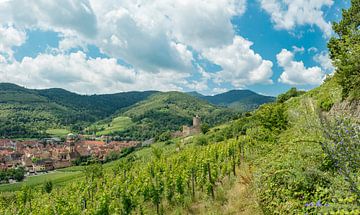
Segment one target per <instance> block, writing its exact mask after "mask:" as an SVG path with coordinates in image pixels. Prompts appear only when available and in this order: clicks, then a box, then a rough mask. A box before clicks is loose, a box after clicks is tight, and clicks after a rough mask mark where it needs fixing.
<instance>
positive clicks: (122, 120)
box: [96, 117, 133, 135]
mask: <svg viewBox="0 0 360 215" xmlns="http://www.w3.org/2000/svg"><path fill="white" fill-rule="evenodd" d="M132 124H133V122H132V121H131V118H129V117H116V118H114V119H113V120H112V121H111V123H109V124H105V123H104V124H99V125H96V127H97V128H98V129H101V128H104V130H103V131H99V132H97V133H96V135H108V134H110V133H112V132H114V131H122V130H124V129H125V128H127V127H130V126H131V125H132ZM109 125H110V126H109Z"/></svg>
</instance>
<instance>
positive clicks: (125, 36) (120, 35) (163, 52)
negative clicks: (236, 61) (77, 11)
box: [91, 0, 246, 72]
mask: <svg viewBox="0 0 360 215" xmlns="http://www.w3.org/2000/svg"><path fill="white" fill-rule="evenodd" d="M91 5H92V8H93V9H94V11H95V14H96V15H97V18H98V23H99V26H98V27H99V29H100V30H99V32H100V35H99V37H98V40H97V41H96V44H97V45H98V46H99V47H100V49H101V50H102V51H104V52H105V53H107V54H108V55H110V56H114V57H117V58H122V59H124V60H125V61H126V62H128V63H130V64H132V65H134V66H135V67H137V68H140V69H144V70H149V71H150V70H151V71H153V72H158V70H159V69H172V70H177V71H179V72H183V71H190V70H191V69H192V66H191V61H192V58H189V54H186V53H188V52H189V47H192V48H195V49H196V50H198V51H201V50H202V49H204V48H207V47H218V46H222V45H224V44H230V43H231V42H232V39H233V37H234V34H235V32H234V30H233V26H232V24H231V17H232V16H234V15H241V14H242V13H244V11H245V5H246V4H245V0H219V1H210V0H201V1H192V0H174V1H168V0H155V1H145V0H139V1H137V2H134V1H130V0H124V1H121V2H119V1H116V2H115V1H111V0H107V1H101V2H99V1H96V0H92V1H91ZM174 44H177V45H174ZM179 44H181V45H182V49H179ZM184 54H185V55H186V56H185V55H184ZM184 56H185V58H184Z"/></svg>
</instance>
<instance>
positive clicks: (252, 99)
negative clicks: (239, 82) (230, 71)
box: [189, 90, 275, 111]
mask: <svg viewBox="0 0 360 215" xmlns="http://www.w3.org/2000/svg"><path fill="white" fill-rule="evenodd" d="M189 94H190V95H193V96H195V97H198V98H200V99H203V100H205V101H208V102H210V103H211V104H214V105H217V106H223V107H230V108H232V109H235V110H237V111H252V110H255V109H256V108H258V107H259V106H260V105H262V104H265V103H269V102H273V101H274V100H275V98H274V97H271V96H263V95H260V94H257V93H255V92H253V91H251V90H231V91H229V92H225V93H221V94H218V95H214V96H203V95H201V94H199V93H197V92H190V93H189Z"/></svg>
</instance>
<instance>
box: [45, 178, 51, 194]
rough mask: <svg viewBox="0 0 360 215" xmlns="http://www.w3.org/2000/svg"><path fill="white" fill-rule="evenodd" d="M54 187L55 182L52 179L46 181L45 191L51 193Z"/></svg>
mask: <svg viewBox="0 0 360 215" xmlns="http://www.w3.org/2000/svg"><path fill="white" fill-rule="evenodd" d="M52 189H53V183H52V182H51V181H45V183H44V191H45V192H47V193H51V191H52Z"/></svg>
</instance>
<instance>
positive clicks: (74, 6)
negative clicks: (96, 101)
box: [0, 0, 350, 96]
mask: <svg viewBox="0 0 360 215" xmlns="http://www.w3.org/2000/svg"><path fill="white" fill-rule="evenodd" d="M349 6H350V1H349V0H345V1H344V0H61V1H58V0H0V82H10V83H15V84H18V85H21V86H24V87H27V88H36V89H43V88H63V89H66V90H69V91H73V92H77V93H80V94H104V93H116V92H124V91H145V90H160V91H184V92H189V91H197V92H200V93H202V94H206V95H213V94H218V93H222V92H226V91H228V90H233V89H250V90H253V91H255V92H258V93H260V94H263V95H272V96H276V95H278V94H280V93H283V92H285V91H286V90H288V89H289V88H291V87H297V88H298V89H302V90H309V89H312V88H314V87H317V86H319V85H320V84H321V83H322V81H323V80H324V77H325V76H326V75H328V74H332V73H333V72H334V67H333V66H332V64H331V60H330V59H329V56H328V50H327V47H326V44H327V41H328V40H329V39H330V38H331V37H332V36H334V32H333V31H332V28H331V23H332V22H334V21H339V20H340V19H341V10H342V9H346V8H348V7H349Z"/></svg>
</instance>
